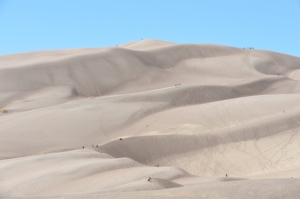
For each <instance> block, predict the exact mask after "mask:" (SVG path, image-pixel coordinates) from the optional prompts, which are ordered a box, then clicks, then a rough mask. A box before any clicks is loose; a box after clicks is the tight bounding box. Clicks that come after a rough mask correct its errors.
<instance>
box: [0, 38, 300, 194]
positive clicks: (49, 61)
mask: <svg viewBox="0 0 300 199" xmlns="http://www.w3.org/2000/svg"><path fill="white" fill-rule="evenodd" d="M0 109H1V112H0V198H35V199H39V198H41V199H50V198H51V199H71V198H76V199H89V198H90V199H94V198H95V199H96V198H180V199H182V198H236V199H239V198H245V199H250V198H251V199H252V198H253V199H254V198H255V199H256V198H299V197H300V58H299V57H293V56H289V55H284V54H279V53H275V52H269V51H260V50H248V49H239V48H233V47H227V46H219V45H209V44H201V45H194V44H184V45H182V44H181V45H179V44H175V43H169V42H164V41H157V40H150V39H148V40H142V41H137V42H131V43H128V44H125V45H119V46H116V47H111V48H99V49H70V50H58V51H40V52H30V53H22V54H15V55H5V56H1V57H0ZM92 145H93V146H94V147H92ZM83 146H84V148H83ZM96 146H97V147H96ZM226 174H227V177H226ZM149 177H151V180H150V181H148V179H149Z"/></svg>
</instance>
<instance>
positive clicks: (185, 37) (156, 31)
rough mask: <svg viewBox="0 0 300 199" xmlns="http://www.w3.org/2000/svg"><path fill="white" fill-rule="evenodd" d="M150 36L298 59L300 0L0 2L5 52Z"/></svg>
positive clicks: (2, 49)
mask: <svg viewBox="0 0 300 199" xmlns="http://www.w3.org/2000/svg"><path fill="white" fill-rule="evenodd" d="M145 38H152V39H159V40H165V41H171V42H176V43H197V44H199V43H213V44H222V45H228V46H235V47H254V48H255V49H263V50H271V51H276V52H282V53H285V54H290V55H294V56H298V57H300V0H286V1H283V0H251V1H250V0H0V55H3V54H12V53H18V52H27V51H37V50H53V49H65V48H89V47H107V46H115V45H118V44H124V43H128V42H130V41H136V40H141V39H145Z"/></svg>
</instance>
